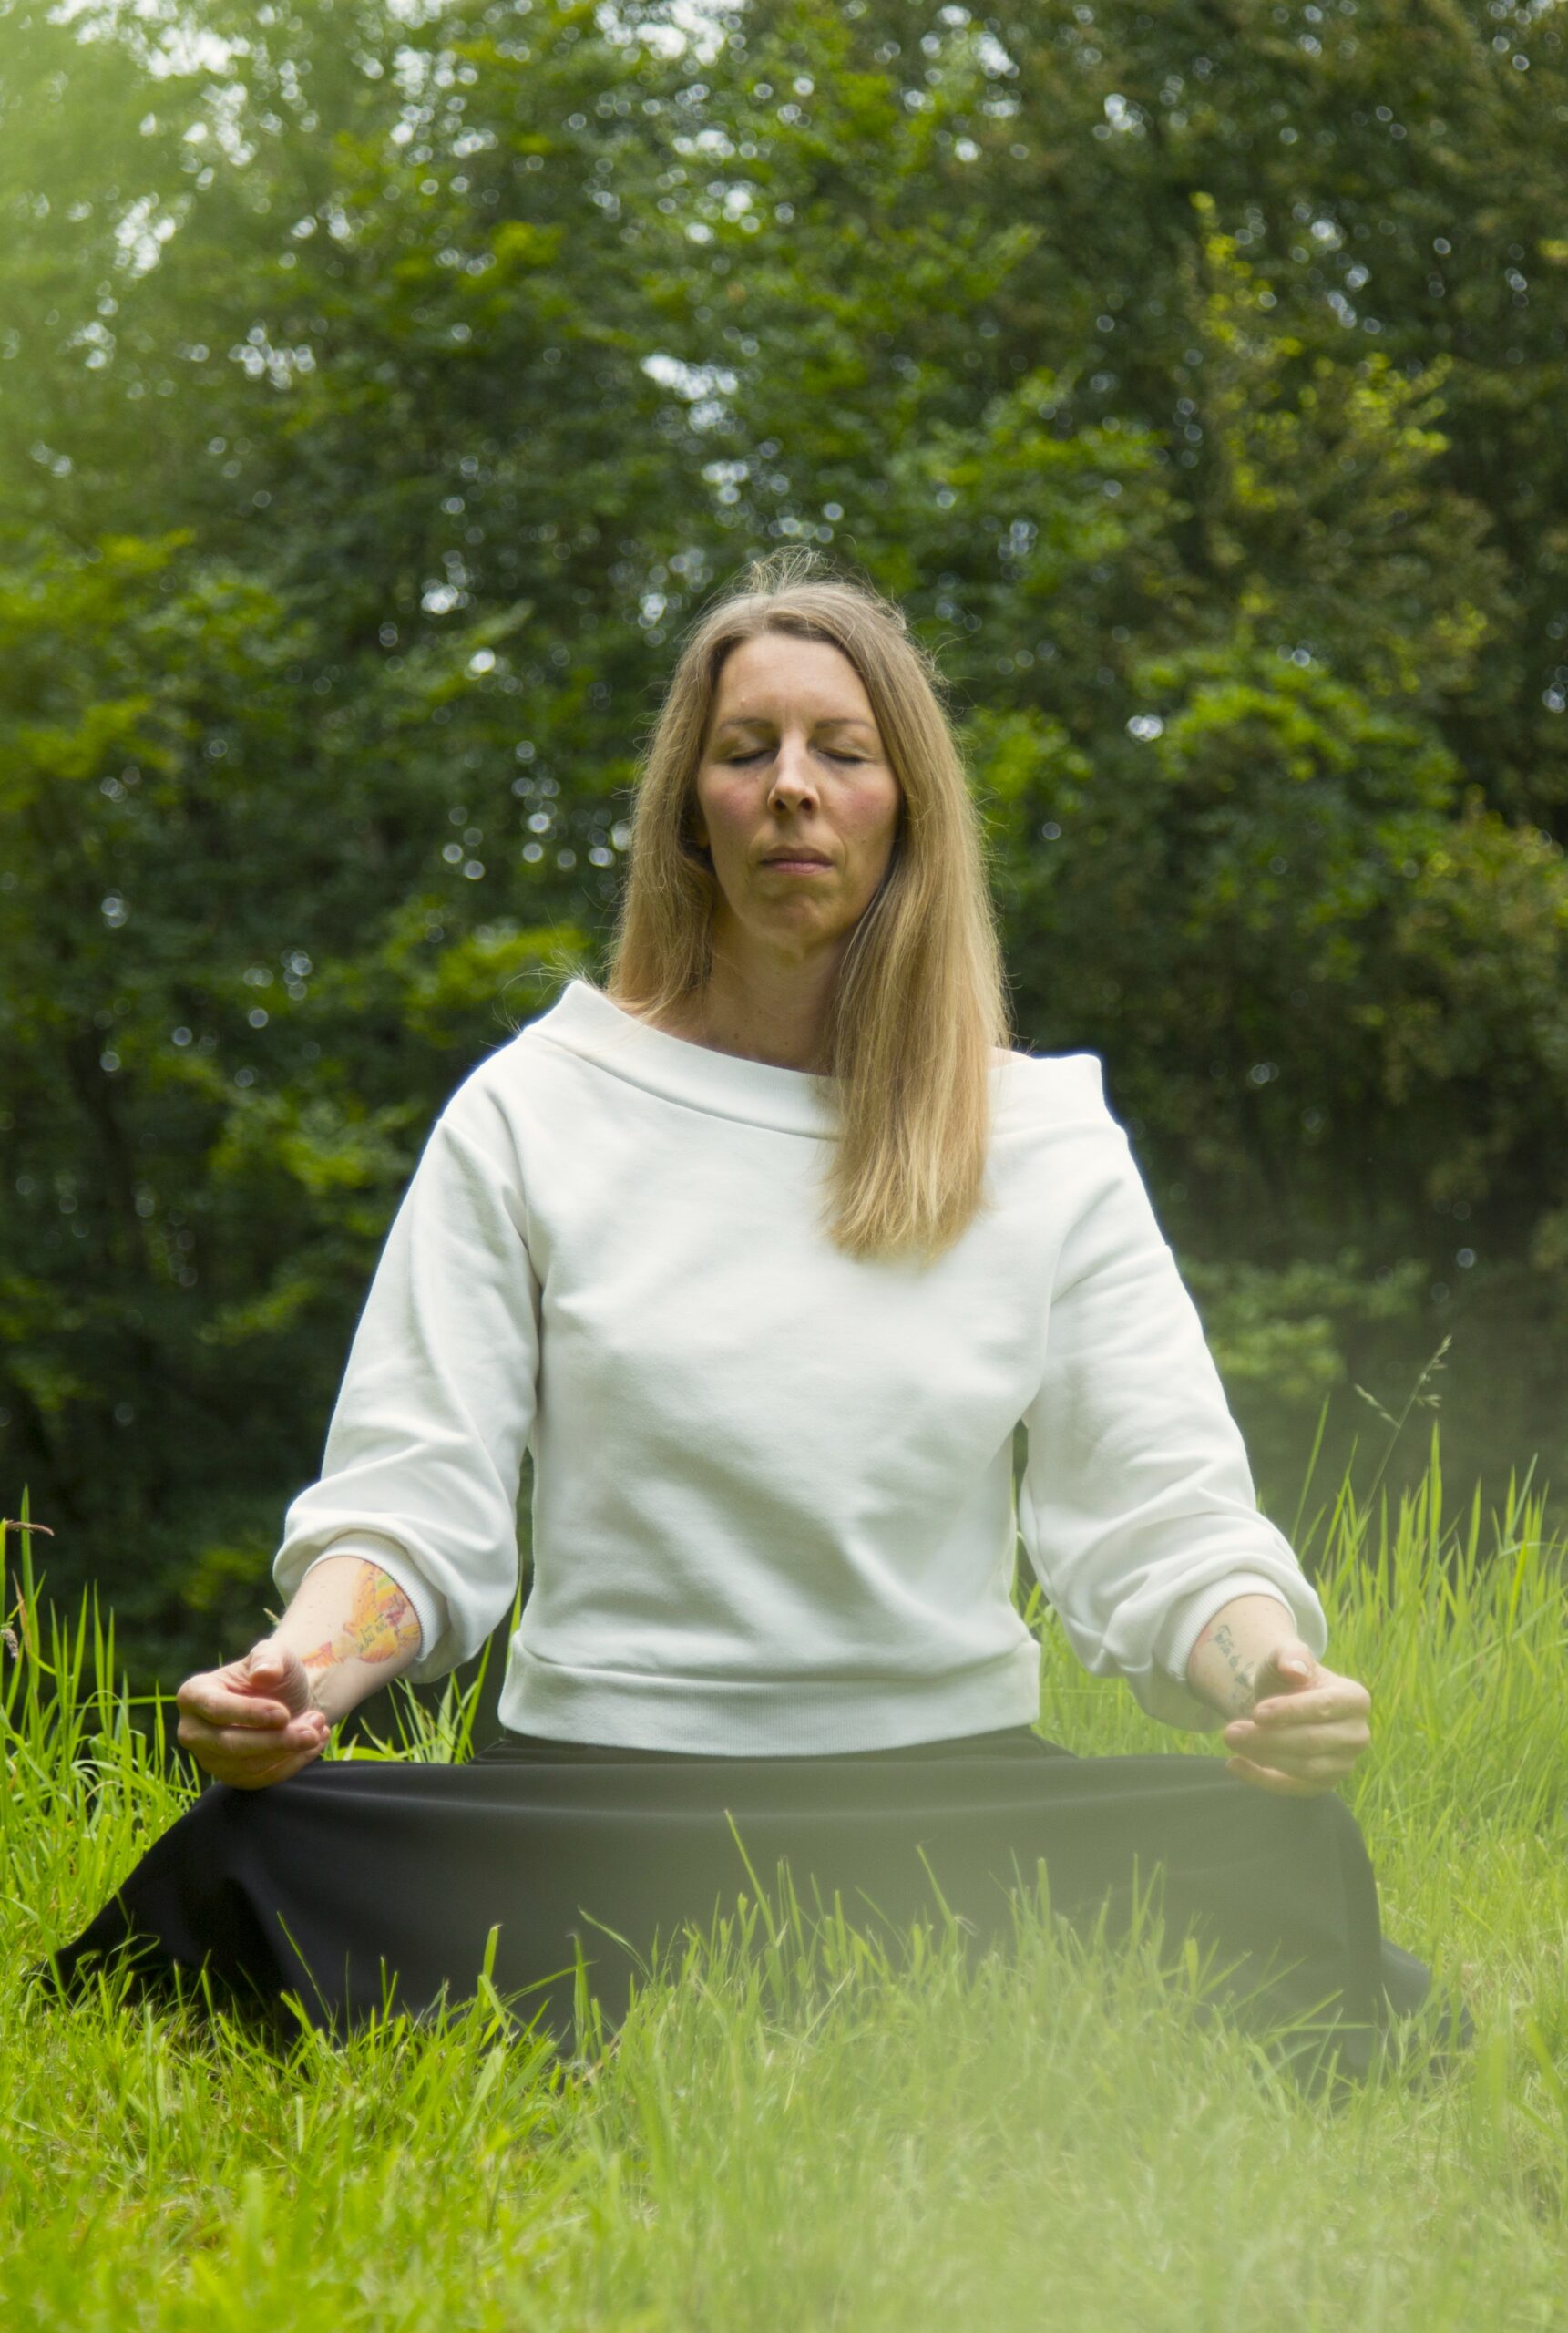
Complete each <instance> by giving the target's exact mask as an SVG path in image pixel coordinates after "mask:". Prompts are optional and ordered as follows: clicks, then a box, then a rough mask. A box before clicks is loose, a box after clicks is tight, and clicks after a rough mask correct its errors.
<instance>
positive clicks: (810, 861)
mask: <svg viewBox="0 0 1568 2333" xmlns="http://www.w3.org/2000/svg"><path fill="white" fill-rule="evenodd" d="M762 863H763V865H764V867H784V868H801V869H803V870H805V869H809V868H816V867H830V866H831V865H832V864H833V862H832V860H831V859H830V858H828V857H827V856H826V854H825V852H823V851H820V850H770V851H769V853H768V855H767V857H766V858H764V860H763V862H762Z"/></svg>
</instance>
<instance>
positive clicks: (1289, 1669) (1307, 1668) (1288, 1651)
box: [1266, 1638, 1317, 1692]
mask: <svg viewBox="0 0 1568 2333" xmlns="http://www.w3.org/2000/svg"><path fill="white" fill-rule="evenodd" d="M1266 1665H1267V1666H1268V1667H1269V1668H1270V1669H1272V1670H1273V1671H1274V1673H1275V1675H1276V1677H1277V1678H1278V1679H1279V1681H1280V1683H1281V1684H1282V1685H1283V1686H1284V1688H1285V1690H1286V1692H1296V1691H1299V1690H1300V1689H1301V1687H1303V1686H1304V1685H1308V1684H1310V1683H1311V1681H1312V1673H1313V1670H1315V1669H1316V1667H1317V1662H1316V1661H1315V1660H1314V1659H1313V1657H1312V1654H1311V1652H1310V1651H1309V1650H1308V1649H1307V1646H1306V1645H1304V1644H1303V1643H1302V1642H1301V1639H1299V1638H1297V1639H1296V1640H1295V1642H1294V1643H1292V1644H1283V1645H1280V1646H1278V1647H1277V1648H1276V1650H1275V1651H1273V1652H1272V1653H1270V1655H1269V1657H1268V1661H1267V1664H1266Z"/></svg>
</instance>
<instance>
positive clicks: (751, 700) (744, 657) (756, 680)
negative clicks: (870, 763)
mask: <svg viewBox="0 0 1568 2333" xmlns="http://www.w3.org/2000/svg"><path fill="white" fill-rule="evenodd" d="M791 714H802V715H804V718H805V719H807V720H808V721H811V722H814V723H817V724H819V725H827V724H829V723H835V722H836V723H840V724H842V725H845V726H846V727H858V728H860V729H863V730H865V731H866V734H867V735H871V736H875V735H876V720H875V716H874V715H873V714H872V710H871V700H870V698H869V697H868V696H867V694H866V684H865V683H864V681H863V680H862V679H861V677H860V674H859V673H857V672H856V669H855V666H854V665H853V663H851V662H850V660H849V658H848V657H847V656H846V655H845V653H844V652H843V650H842V649H839V648H836V647H835V646H834V644H833V642H831V641H826V640H803V639H801V638H799V637H798V636H797V635H795V634H794V633H790V632H762V633H759V634H757V635H756V636H754V637H753V639H750V640H745V641H742V642H740V644H739V645H738V646H737V647H735V648H733V649H732V650H731V652H730V653H729V654H728V655H727V656H726V657H725V659H724V662H723V664H722V666H721V667H720V670H719V678H718V686H717V688H716V690H715V691H714V695H713V705H712V722H713V727H714V730H715V731H717V730H719V729H729V728H737V727H739V728H743V727H747V726H752V725H773V724H776V723H777V722H778V721H779V720H780V719H781V718H784V717H787V716H789V715H791Z"/></svg>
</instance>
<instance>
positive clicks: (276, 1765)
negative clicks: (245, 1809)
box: [220, 1750, 321, 1790]
mask: <svg viewBox="0 0 1568 2333" xmlns="http://www.w3.org/2000/svg"><path fill="white" fill-rule="evenodd" d="M320 1755H321V1752H320V1751H319V1750H306V1751H303V1752H301V1753H300V1754H299V1755H298V1756H295V1757H292V1758H280V1759H277V1760H275V1761H274V1762H273V1763H272V1765H270V1766H262V1767H261V1768H260V1769H258V1770H256V1771H254V1772H250V1773H233V1774H225V1775H223V1776H222V1777H220V1779H221V1780H223V1781H225V1782H228V1783H231V1785H232V1786H233V1788H234V1789H236V1790H265V1789H266V1788H267V1787H268V1785H269V1784H270V1783H286V1782H289V1781H292V1778H293V1776H294V1775H295V1774H297V1773H302V1771H303V1769H304V1768H305V1767H306V1766H308V1765H310V1764H311V1763H313V1760H314V1759H316V1758H318V1757H319V1756H320Z"/></svg>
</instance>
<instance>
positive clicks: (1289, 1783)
mask: <svg viewBox="0 0 1568 2333" xmlns="http://www.w3.org/2000/svg"><path fill="white" fill-rule="evenodd" d="M1225 1764H1226V1766H1227V1768H1228V1769H1229V1771H1230V1772H1231V1773H1233V1774H1235V1776H1236V1778H1237V1779H1238V1781H1241V1782H1244V1783H1253V1784H1255V1786H1256V1787H1257V1788H1258V1789H1260V1790H1267V1791H1273V1792H1274V1793H1275V1794H1276V1797H1279V1798H1317V1797H1319V1796H1321V1794H1322V1793H1323V1792H1324V1791H1326V1790H1330V1789H1332V1788H1333V1783H1332V1782H1330V1781H1327V1780H1326V1781H1322V1782H1306V1781H1303V1780H1301V1779H1300V1778H1299V1777H1298V1776H1297V1775H1295V1774H1286V1773H1281V1772H1280V1771H1279V1769H1278V1768H1277V1767H1276V1766H1255V1765H1254V1763H1253V1762H1252V1760H1251V1759H1250V1758H1227V1759H1226V1760H1225Z"/></svg>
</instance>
